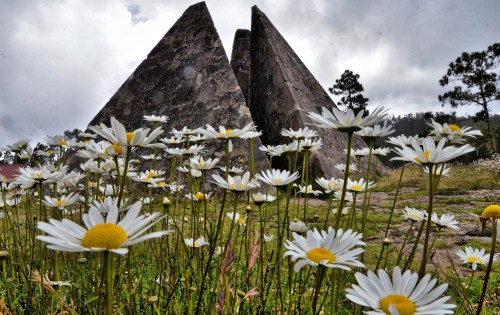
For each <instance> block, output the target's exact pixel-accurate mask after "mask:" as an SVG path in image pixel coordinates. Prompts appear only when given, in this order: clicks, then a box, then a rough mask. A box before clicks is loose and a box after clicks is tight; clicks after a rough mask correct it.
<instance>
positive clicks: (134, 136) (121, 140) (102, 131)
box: [89, 117, 163, 148]
mask: <svg viewBox="0 0 500 315" xmlns="http://www.w3.org/2000/svg"><path fill="white" fill-rule="evenodd" d="M89 129H90V130H92V131H93V132H95V133H96V134H98V135H100V136H101V137H103V138H104V139H106V140H108V141H109V142H111V143H112V144H118V145H121V146H131V147H147V148H151V147H161V146H163V145H162V144H160V143H154V142H153V141H154V140H156V138H157V137H158V136H159V135H160V134H161V133H162V132H163V130H162V129H161V128H156V129H155V130H153V131H152V132H151V133H149V131H150V129H149V128H147V129H143V128H139V129H136V130H134V131H132V132H127V130H126V129H125V126H123V125H122V124H121V123H120V122H119V121H118V120H116V118H115V117H111V128H109V127H107V126H106V125H104V124H103V123H101V124H100V125H99V126H90V127H89Z"/></svg>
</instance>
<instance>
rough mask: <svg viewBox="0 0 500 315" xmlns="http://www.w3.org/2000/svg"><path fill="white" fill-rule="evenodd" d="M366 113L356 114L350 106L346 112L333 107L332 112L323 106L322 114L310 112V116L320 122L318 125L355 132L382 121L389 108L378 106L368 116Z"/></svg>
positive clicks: (362, 111)
mask: <svg viewBox="0 0 500 315" xmlns="http://www.w3.org/2000/svg"><path fill="white" fill-rule="evenodd" d="M364 114H365V111H364V110H361V111H360V112H359V113H358V114H357V115H354V112H353V110H352V109H350V108H349V109H348V110H347V111H345V112H342V111H340V110H338V109H336V108H332V111H331V112H330V111H329V110H328V109H327V108H325V107H323V108H322V113H321V115H319V114H316V113H309V114H308V116H309V118H311V119H312V120H313V121H314V122H316V123H318V126H319V127H321V128H333V129H337V130H339V131H342V132H354V131H359V130H361V129H362V128H363V127H366V126H372V125H374V124H376V123H379V122H382V121H383V120H384V119H385V117H386V116H387V110H386V109H385V108H383V107H378V108H376V109H375V110H374V111H373V112H371V113H370V114H369V115H367V116H366V117H363V115H364Z"/></svg>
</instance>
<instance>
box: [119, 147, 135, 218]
mask: <svg viewBox="0 0 500 315" xmlns="http://www.w3.org/2000/svg"><path fill="white" fill-rule="evenodd" d="M131 153H132V147H130V146H127V156H126V157H125V165H124V166H123V175H122V178H121V183H120V190H119V193H118V203H117V206H118V208H120V205H121V203H122V198H123V190H124V189H125V182H126V180H127V171H128V163H129V162H130V156H131ZM116 166H117V167H116V169H117V172H119V169H120V168H119V166H118V163H117V165H116Z"/></svg>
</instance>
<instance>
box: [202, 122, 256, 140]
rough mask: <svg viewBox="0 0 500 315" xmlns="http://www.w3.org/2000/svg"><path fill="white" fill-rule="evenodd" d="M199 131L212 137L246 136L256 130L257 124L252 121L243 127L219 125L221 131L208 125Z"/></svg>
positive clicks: (231, 137) (232, 137)
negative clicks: (230, 127) (232, 127)
mask: <svg viewBox="0 0 500 315" xmlns="http://www.w3.org/2000/svg"><path fill="white" fill-rule="evenodd" d="M198 131H199V133H201V134H203V135H206V136H207V137H209V138H211V139H226V140H227V139H235V138H244V137H245V134H246V133H248V132H255V131H256V130H255V125H254V124H253V123H250V124H248V125H246V126H245V127H243V128H242V129H226V127H224V126H219V131H217V130H215V129H214V127H212V126H210V125H207V127H206V129H202V128H200V129H199V130H198Z"/></svg>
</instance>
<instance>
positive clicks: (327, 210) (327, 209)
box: [323, 191, 339, 231]
mask: <svg viewBox="0 0 500 315" xmlns="http://www.w3.org/2000/svg"><path fill="white" fill-rule="evenodd" d="M332 202H333V191H332V192H330V198H329V200H328V208H326V218H325V225H323V230H325V231H326V228H327V225H328V217H329V216H330V212H332ZM337 211H339V209H337Z"/></svg>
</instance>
